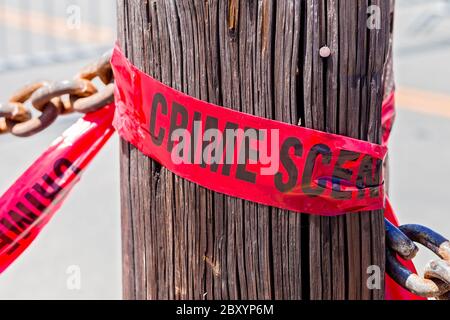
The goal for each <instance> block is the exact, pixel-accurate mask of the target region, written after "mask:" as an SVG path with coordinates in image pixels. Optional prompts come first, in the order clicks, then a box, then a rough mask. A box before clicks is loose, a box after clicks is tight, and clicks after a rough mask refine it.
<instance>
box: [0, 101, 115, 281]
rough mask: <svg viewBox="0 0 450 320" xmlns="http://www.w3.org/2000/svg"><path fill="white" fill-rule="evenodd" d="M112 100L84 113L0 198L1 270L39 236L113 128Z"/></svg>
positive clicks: (0, 271) (112, 131)
mask: <svg viewBox="0 0 450 320" xmlns="http://www.w3.org/2000/svg"><path fill="white" fill-rule="evenodd" d="M113 116H114V105H109V106H107V107H105V108H103V109H101V110H99V111H96V112H94V113H91V114H88V115H86V116H85V117H84V118H82V119H80V120H78V122H77V123H75V124H74V125H73V126H72V127H70V128H69V129H68V130H66V131H65V133H63V135H62V136H61V137H59V138H58V139H57V140H55V141H54V142H53V144H52V145H51V146H50V147H49V148H48V149H47V150H46V151H45V152H44V153H43V154H42V155H41V156H40V157H39V158H38V159H37V160H36V161H35V162H34V163H33V164H32V165H31V166H30V167H29V169H28V170H27V171H25V173H24V174H22V176H21V177H20V178H19V179H18V180H17V181H16V182H15V183H14V184H13V185H12V186H11V187H10V188H9V189H8V190H7V191H6V192H5V194H3V196H2V197H1V198H0V273H2V272H3V271H4V270H5V269H6V268H7V267H8V266H9V265H10V264H11V263H12V262H13V261H14V260H15V259H16V258H17V257H18V256H20V255H21V254H22V252H23V251H24V250H25V249H26V248H27V247H28V246H29V245H30V244H31V242H32V241H33V240H34V239H35V238H36V237H37V235H38V234H39V233H40V231H41V230H42V228H44V227H45V225H46V224H47V223H48V222H49V221H50V219H51V218H52V216H53V215H54V214H55V212H56V211H58V209H59V208H60V207H61V205H62V204H63V202H64V200H65V198H66V197H67V195H68V193H69V191H70V190H71V189H72V188H73V186H74V185H75V184H76V183H77V182H78V181H79V179H80V174H81V173H82V171H83V170H84V169H85V168H86V167H87V166H88V164H89V163H90V162H91V160H92V159H93V158H94V157H95V156H96V155H97V153H98V152H99V151H100V150H101V148H102V147H103V145H104V144H105V143H106V142H107V141H108V139H109V138H110V137H111V135H112V134H113V133H114V128H113V127H112V120H113Z"/></svg>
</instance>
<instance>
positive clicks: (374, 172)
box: [356, 155, 383, 199]
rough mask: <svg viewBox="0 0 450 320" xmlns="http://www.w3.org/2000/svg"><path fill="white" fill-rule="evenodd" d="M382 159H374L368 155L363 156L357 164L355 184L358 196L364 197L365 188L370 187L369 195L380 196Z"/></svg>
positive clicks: (372, 196)
mask: <svg viewBox="0 0 450 320" xmlns="http://www.w3.org/2000/svg"><path fill="white" fill-rule="evenodd" d="M382 166H383V161H382V160H381V159H375V158H373V157H372V156H370V155H366V156H364V158H363V159H362V161H361V165H360V166H359V172H358V178H357V180H356V186H357V187H358V189H360V190H359V192H358V197H359V198H360V199H362V198H364V197H365V195H366V191H367V188H369V189H370V197H371V198H377V197H379V196H380V184H381V169H382Z"/></svg>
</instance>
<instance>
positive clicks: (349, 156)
mask: <svg viewBox="0 0 450 320" xmlns="http://www.w3.org/2000/svg"><path fill="white" fill-rule="evenodd" d="M360 155H361V154H360V153H358V152H353V151H348V150H341V152H340V153H339V156H338V159H337V161H336V165H335V166H334V171H333V178H332V179H333V191H332V192H331V196H332V197H333V198H335V199H338V200H344V199H351V198H352V193H353V191H342V190H341V185H342V183H343V182H344V183H345V182H347V183H350V180H351V179H352V176H353V171H352V170H350V169H347V168H344V167H343V165H344V164H345V163H347V162H355V161H356V160H358V159H359V157H360Z"/></svg>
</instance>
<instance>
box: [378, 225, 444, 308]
mask: <svg viewBox="0 0 450 320" xmlns="http://www.w3.org/2000/svg"><path fill="white" fill-rule="evenodd" d="M385 221H386V246H387V248H386V271H387V273H388V274H389V276H390V277H391V278H392V279H394V280H395V281H396V282H397V283H399V284H400V285H401V286H403V287H404V288H405V289H407V290H409V291H410V292H413V293H415V294H417V295H419V296H422V297H427V298H436V299H438V300H449V299H450V242H449V240H447V239H446V238H444V237H443V236H441V235H440V234H438V233H437V232H435V231H433V230H431V229H429V228H427V227H424V226H421V225H416V224H408V225H403V226H401V227H399V228H397V227H395V226H394V225H392V224H391V223H390V222H389V221H388V220H385ZM414 242H417V243H420V244H422V245H424V246H425V247H427V248H428V249H430V250H431V251H433V252H434V253H435V254H436V255H437V256H438V257H439V258H440V259H435V260H432V261H430V262H429V263H428V264H427V265H426V267H425V272H424V277H423V278H421V277H420V276H418V275H417V274H415V273H413V272H411V271H410V270H408V269H407V268H405V267H404V266H403V265H402V264H401V263H400V261H399V260H398V259H397V257H396V255H399V256H400V257H401V258H403V259H405V260H411V259H412V258H414V256H415V255H416V253H417V251H418V249H417V246H416V245H415V244H414Z"/></svg>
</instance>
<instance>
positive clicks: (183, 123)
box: [167, 102, 189, 153]
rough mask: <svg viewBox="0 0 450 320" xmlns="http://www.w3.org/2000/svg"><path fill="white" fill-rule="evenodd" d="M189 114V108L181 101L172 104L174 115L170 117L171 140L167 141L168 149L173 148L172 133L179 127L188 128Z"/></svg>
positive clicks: (170, 150)
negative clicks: (180, 102)
mask: <svg viewBox="0 0 450 320" xmlns="http://www.w3.org/2000/svg"><path fill="white" fill-rule="evenodd" d="M178 119H179V120H178ZM188 120H189V115H188V111H187V109H186V108H185V107H184V106H182V105H181V104H179V103H176V102H174V103H173V104H172V115H171V117H170V129H169V141H168V143H167V151H169V153H171V152H172V150H173V145H174V141H172V135H173V133H174V132H175V130H177V129H187V125H188Z"/></svg>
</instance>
